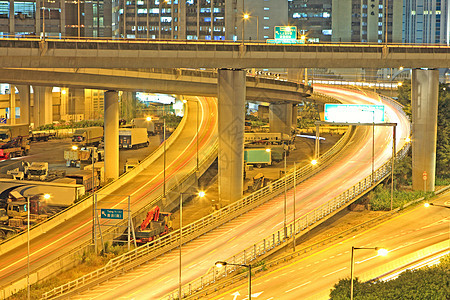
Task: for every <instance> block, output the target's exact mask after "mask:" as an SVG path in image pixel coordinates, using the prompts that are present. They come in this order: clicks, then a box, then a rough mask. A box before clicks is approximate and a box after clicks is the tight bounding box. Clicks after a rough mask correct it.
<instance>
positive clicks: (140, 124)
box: [131, 118, 155, 136]
mask: <svg viewBox="0 0 450 300" xmlns="http://www.w3.org/2000/svg"><path fill="white" fill-rule="evenodd" d="M131 125H132V126H133V127H134V128H145V129H147V135H148V136H151V135H155V123H153V121H151V120H150V121H148V120H147V119H146V118H136V119H133V120H131Z"/></svg>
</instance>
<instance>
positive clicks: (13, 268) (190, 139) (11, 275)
mask: <svg viewBox="0 0 450 300" xmlns="http://www.w3.org/2000/svg"><path fill="white" fill-rule="evenodd" d="M186 98H187V99H191V100H194V101H199V103H200V105H199V107H200V109H201V111H200V113H199V117H200V118H201V120H200V122H199V131H198V136H197V128H196V113H195V112H196V109H197V104H196V103H195V102H194V101H189V102H188V103H187V105H188V109H189V111H190V112H193V113H188V114H187V115H186V117H187V118H188V119H187V120H186V125H185V127H184V128H183V131H182V133H181V134H180V136H179V137H178V138H177V139H176V141H175V142H174V144H173V146H172V147H167V149H166V156H167V162H168V163H167V166H166V185H167V186H168V187H170V186H174V185H175V184H176V183H177V182H178V178H182V177H183V176H184V175H186V174H188V173H189V172H191V171H192V170H194V169H195V168H196V162H195V160H192V159H191V158H192V157H193V156H195V155H196V147H195V145H196V142H197V140H196V139H197V138H199V151H200V152H199V153H200V159H201V158H202V157H204V156H205V155H207V153H208V151H210V149H211V148H212V147H213V146H214V144H215V143H216V140H217V129H216V127H217V113H216V112H217V103H216V102H217V101H216V99H215V98H208V97H186ZM161 147H162V145H161V146H160V148H161ZM162 169H163V157H162V154H161V155H160V156H159V157H157V158H156V159H155V161H154V163H152V164H151V165H150V166H149V167H148V168H146V169H145V170H143V171H142V172H141V173H139V174H138V175H137V176H136V177H135V178H134V179H133V180H131V181H130V182H129V183H127V184H125V185H123V186H122V187H121V188H119V190H118V191H117V194H120V195H131V196H132V197H131V205H132V210H133V211H137V210H139V209H140V208H142V207H144V206H145V205H146V204H147V203H148V202H149V201H150V200H152V199H155V198H156V197H157V196H158V195H159V194H160V193H161V191H162V183H163V175H162V173H163V171H162ZM100 193H101V191H100ZM124 199H127V197H120V198H117V197H113V196H109V197H105V199H103V200H102V201H100V202H99V204H98V208H99V209H100V208H104V207H108V208H110V207H111V206H114V207H117V205H118V203H120V202H121V201H123V200H124ZM112 202H114V203H113V204H112ZM91 232H92V208H89V209H86V210H85V211H83V212H80V213H78V214H77V215H76V216H75V217H73V218H71V219H69V220H67V221H66V222H65V223H63V224H62V225H61V226H58V227H57V228H55V229H52V230H50V231H49V232H46V233H44V234H42V235H40V236H39V237H38V238H36V239H32V240H31V241H30V245H31V255H30V266H31V269H32V270H33V269H37V268H39V267H41V266H43V265H45V264H46V263H49V262H51V261H54V260H55V259H57V258H58V257H59V256H60V255H61V254H59V253H58V251H59V250H61V249H64V250H65V251H69V250H71V249H74V248H77V247H79V246H80V245H82V244H83V243H85V242H86V241H89V240H90V239H91V236H92V235H91V234H92V233H91ZM21 241H22V242H23V239H22V240H21ZM0 258H1V259H0V286H4V285H5V284H7V283H9V282H12V281H14V280H17V279H18V278H20V277H23V276H25V275H26V267H27V249H26V243H25V244H23V245H21V246H19V247H18V248H16V249H14V250H12V251H9V252H6V253H2V255H1V256H0Z"/></svg>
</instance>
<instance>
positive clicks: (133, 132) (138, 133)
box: [119, 128, 149, 149]
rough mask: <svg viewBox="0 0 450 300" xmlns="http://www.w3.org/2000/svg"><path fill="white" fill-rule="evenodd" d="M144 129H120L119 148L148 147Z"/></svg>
mask: <svg viewBox="0 0 450 300" xmlns="http://www.w3.org/2000/svg"><path fill="white" fill-rule="evenodd" d="M148 144H149V143H148V136H147V129H146V128H120V129H119V148H125V149H134V148H140V147H147V146H148Z"/></svg>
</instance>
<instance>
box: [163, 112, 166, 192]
mask: <svg viewBox="0 0 450 300" xmlns="http://www.w3.org/2000/svg"><path fill="white" fill-rule="evenodd" d="M163 131H164V132H163V140H164V141H163V143H164V145H163V167H164V170H163V177H164V178H163V198H164V197H166V118H165V114H164V121H163Z"/></svg>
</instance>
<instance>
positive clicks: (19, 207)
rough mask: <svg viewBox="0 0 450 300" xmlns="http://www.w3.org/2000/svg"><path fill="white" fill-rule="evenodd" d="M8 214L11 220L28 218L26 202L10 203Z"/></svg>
mask: <svg viewBox="0 0 450 300" xmlns="http://www.w3.org/2000/svg"><path fill="white" fill-rule="evenodd" d="M7 212H8V216H9V217H10V218H17V217H26V216H27V215H28V212H27V203H26V202H25V201H13V202H9V203H8V206H7Z"/></svg>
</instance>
